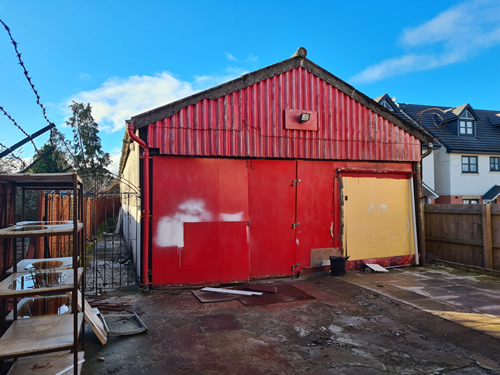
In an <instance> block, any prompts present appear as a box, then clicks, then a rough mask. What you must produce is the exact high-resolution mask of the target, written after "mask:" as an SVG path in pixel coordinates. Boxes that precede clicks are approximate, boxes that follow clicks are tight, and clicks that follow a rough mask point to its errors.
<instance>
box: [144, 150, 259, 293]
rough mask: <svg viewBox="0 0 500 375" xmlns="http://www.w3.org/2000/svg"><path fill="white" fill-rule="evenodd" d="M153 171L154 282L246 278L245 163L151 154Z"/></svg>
mask: <svg viewBox="0 0 500 375" xmlns="http://www.w3.org/2000/svg"><path fill="white" fill-rule="evenodd" d="M153 172H154V182H153V199H152V202H153V218H152V226H153V232H152V239H153V241H152V256H153V258H152V262H153V284H155V285H159V284H197V283H209V282H218V281H219V272H220V270H219V267H220V266H221V267H223V273H222V279H223V280H224V281H233V280H247V279H248V274H249V260H248V259H249V249H248V240H247V229H246V221H247V220H248V173H247V167H246V161H245V160H234V159H233V160H229V159H227V160H223V159H195V158H178V157H174V158H172V157H169V158H168V157H162V156H155V157H153ZM204 224H207V225H204ZM219 252H223V253H224V254H225V255H224V256H227V257H228V259H223V260H222V259H221V256H220V255H219ZM219 261H220V263H219Z"/></svg>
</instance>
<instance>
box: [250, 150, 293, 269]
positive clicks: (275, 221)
mask: <svg viewBox="0 0 500 375" xmlns="http://www.w3.org/2000/svg"><path fill="white" fill-rule="evenodd" d="M295 165H296V162H295V161H285V160H281V161H277V160H253V161H250V162H249V166H248V200H249V214H250V227H249V234H250V276H251V277H264V276H269V275H274V276H276V275H285V274H290V273H291V272H292V271H291V267H292V265H294V264H295V230H294V229H292V224H293V223H294V220H295V187H293V186H292V180H294V179H295V176H296V167H295Z"/></svg>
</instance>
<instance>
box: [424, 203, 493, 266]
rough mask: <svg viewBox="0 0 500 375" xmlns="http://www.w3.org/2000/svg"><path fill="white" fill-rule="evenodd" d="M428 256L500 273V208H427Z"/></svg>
mask: <svg viewBox="0 0 500 375" xmlns="http://www.w3.org/2000/svg"><path fill="white" fill-rule="evenodd" d="M424 212H425V240H426V251H427V256H428V257H432V258H434V259H441V260H447V261H450V262H456V263H462V264H468V265H473V266H478V267H485V268H490V269H496V270H500V206H499V205H496V204H464V205H460V204H431V205H426V206H425V210H424Z"/></svg>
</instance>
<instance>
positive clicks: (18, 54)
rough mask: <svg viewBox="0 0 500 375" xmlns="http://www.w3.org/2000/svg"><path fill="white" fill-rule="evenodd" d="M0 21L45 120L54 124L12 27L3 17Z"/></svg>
mask: <svg viewBox="0 0 500 375" xmlns="http://www.w3.org/2000/svg"><path fill="white" fill-rule="evenodd" d="M0 23H1V24H2V25H3V27H4V28H5V30H6V31H7V34H9V38H10V42H11V43H12V45H13V46H14V50H15V51H16V56H17V59H18V61H19V65H21V68H22V69H23V73H24V76H25V77H26V79H27V80H28V83H29V85H30V86H31V90H33V93H34V94H35V96H36V103H37V104H38V105H39V106H40V108H41V109H42V113H43V117H44V118H45V120H46V121H47V123H48V124H49V125H52V124H53V123H52V122H51V121H50V120H49V118H48V117H47V110H46V109H45V107H44V105H43V104H42V103H41V101H40V95H39V94H38V91H37V89H36V88H35V85H34V84H33V81H32V78H31V77H30V76H29V73H28V70H27V69H26V65H24V62H23V60H22V58H21V53H20V52H19V50H18V48H17V46H18V44H19V43H17V42H16V41H15V40H14V38H13V37H12V33H11V32H10V28H9V26H7V25H6V24H5V22H3V21H2V19H0Z"/></svg>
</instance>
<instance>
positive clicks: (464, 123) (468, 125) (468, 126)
mask: <svg viewBox="0 0 500 375" xmlns="http://www.w3.org/2000/svg"><path fill="white" fill-rule="evenodd" d="M459 125H460V126H459V134H460V135H468V136H473V135H474V117H473V116H472V115H471V113H470V112H469V111H468V110H466V111H465V112H464V113H463V114H462V116H460V120H459Z"/></svg>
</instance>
